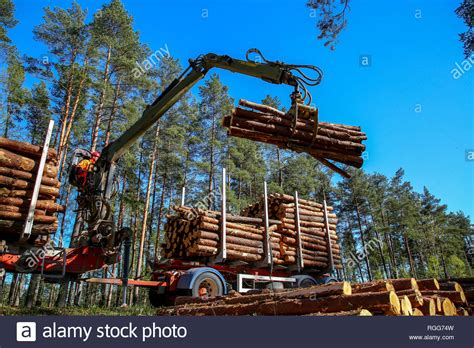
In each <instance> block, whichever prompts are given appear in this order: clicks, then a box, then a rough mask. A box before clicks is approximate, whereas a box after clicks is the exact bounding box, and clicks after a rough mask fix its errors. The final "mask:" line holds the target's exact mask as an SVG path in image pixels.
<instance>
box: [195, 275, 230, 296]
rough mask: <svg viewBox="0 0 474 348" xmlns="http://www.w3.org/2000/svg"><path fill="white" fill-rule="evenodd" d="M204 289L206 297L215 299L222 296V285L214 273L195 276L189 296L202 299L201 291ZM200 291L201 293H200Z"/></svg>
mask: <svg viewBox="0 0 474 348" xmlns="http://www.w3.org/2000/svg"><path fill="white" fill-rule="evenodd" d="M204 289H205V291H206V294H207V295H206V296H207V297H216V296H223V295H224V284H222V281H221V279H220V278H219V277H218V276H217V275H216V274H214V273H211V272H204V273H201V274H200V275H198V276H197V278H196V280H195V281H194V284H193V287H192V289H190V290H191V296H193V297H202V296H203V294H202V291H203V290H204ZM200 291H201V293H200Z"/></svg>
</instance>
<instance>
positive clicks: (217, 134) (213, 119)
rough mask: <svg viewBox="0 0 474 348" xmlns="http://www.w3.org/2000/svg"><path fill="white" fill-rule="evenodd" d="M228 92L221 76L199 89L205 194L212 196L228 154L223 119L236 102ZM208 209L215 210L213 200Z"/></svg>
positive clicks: (214, 77) (215, 76)
mask: <svg viewBox="0 0 474 348" xmlns="http://www.w3.org/2000/svg"><path fill="white" fill-rule="evenodd" d="M228 90H229V89H228V87H227V86H224V85H223V84H222V82H221V80H220V78H219V76H218V75H217V74H213V75H212V76H211V77H210V78H209V80H207V81H206V82H205V83H204V85H203V86H200V87H199V95H200V97H201V103H200V105H199V111H200V114H199V117H200V122H201V124H202V127H201V129H202V134H200V137H201V139H203V140H204V139H206V140H207V141H205V142H203V144H202V146H201V148H202V149H201V151H200V153H201V156H202V161H201V163H200V168H201V170H202V171H203V172H204V173H205V174H206V176H207V180H206V183H205V184H206V190H205V192H207V193H208V194H211V193H212V192H213V190H215V189H216V187H217V186H218V185H217V183H216V175H217V173H218V172H219V170H218V168H219V165H221V164H222V160H223V159H224V154H225V142H226V136H225V132H224V130H223V128H222V127H221V126H220V120H221V118H222V117H223V116H225V115H227V114H228V113H229V112H230V110H231V108H232V104H233V101H232V99H231V98H230V97H229V95H228ZM208 208H210V209H215V208H216V206H215V202H212V201H211V200H209V206H208Z"/></svg>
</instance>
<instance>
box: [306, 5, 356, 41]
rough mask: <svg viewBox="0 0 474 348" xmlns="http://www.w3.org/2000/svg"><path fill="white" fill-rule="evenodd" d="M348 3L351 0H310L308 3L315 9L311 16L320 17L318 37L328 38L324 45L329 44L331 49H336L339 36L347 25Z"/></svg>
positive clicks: (312, 9)
mask: <svg viewBox="0 0 474 348" xmlns="http://www.w3.org/2000/svg"><path fill="white" fill-rule="evenodd" d="M348 4H349V0H308V2H307V3H306V6H308V7H309V8H310V9H311V11H314V12H312V13H311V14H310V16H311V17H312V18H313V17H317V18H318V22H317V23H316V27H317V28H318V29H319V35H318V39H320V40H326V41H325V42H324V46H329V47H330V48H331V50H334V49H335V45H336V43H337V38H338V36H339V35H340V33H341V32H342V31H343V30H344V29H345V27H346V25H347V21H346V18H345V13H346V11H347V9H348Z"/></svg>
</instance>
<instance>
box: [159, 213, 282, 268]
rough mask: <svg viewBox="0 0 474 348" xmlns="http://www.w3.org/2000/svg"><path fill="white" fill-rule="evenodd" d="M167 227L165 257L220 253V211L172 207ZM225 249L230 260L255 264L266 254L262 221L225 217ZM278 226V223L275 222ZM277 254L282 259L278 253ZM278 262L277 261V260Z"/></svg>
mask: <svg viewBox="0 0 474 348" xmlns="http://www.w3.org/2000/svg"><path fill="white" fill-rule="evenodd" d="M173 209H174V210H175V212H176V214H174V215H168V216H167V218H168V220H167V222H166V224H165V244H164V248H163V249H162V256H163V257H164V258H186V257H193V258H195V257H211V256H216V255H217V254H218V252H219V245H220V244H219V242H220V231H221V222H220V220H221V213H220V212H217V211H210V210H202V209H192V208H189V207H183V206H179V207H178V206H176V207H173ZM226 220H227V223H226V242H227V243H226V248H227V259H228V260H240V261H246V262H255V261H260V260H262V257H263V256H262V255H263V239H264V237H263V227H261V226H262V224H263V221H262V219H261V218H246V217H242V216H238V215H232V214H227V215H226ZM274 222H276V223H278V221H274ZM274 255H276V256H280V255H279V254H278V253H277V252H276V251H275V252H274ZM274 260H275V262H276V260H277V259H276V258H274Z"/></svg>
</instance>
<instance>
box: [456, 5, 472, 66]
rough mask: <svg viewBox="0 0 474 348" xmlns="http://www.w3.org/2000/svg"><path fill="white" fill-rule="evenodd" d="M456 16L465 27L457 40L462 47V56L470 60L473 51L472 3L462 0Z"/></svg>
mask: <svg viewBox="0 0 474 348" xmlns="http://www.w3.org/2000/svg"><path fill="white" fill-rule="evenodd" d="M455 12H456V15H457V16H458V17H459V18H461V19H462V20H463V22H464V24H465V25H466V26H467V30H466V31H465V32H464V33H461V34H459V39H460V41H461V42H462V43H463V46H464V56H465V57H466V59H467V58H470V57H471V55H472V52H473V50H474V33H473V32H472V27H473V26H474V2H473V1H472V0H464V1H463V2H462V3H461V4H460V5H459V7H458V8H457V9H456V11H455Z"/></svg>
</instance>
